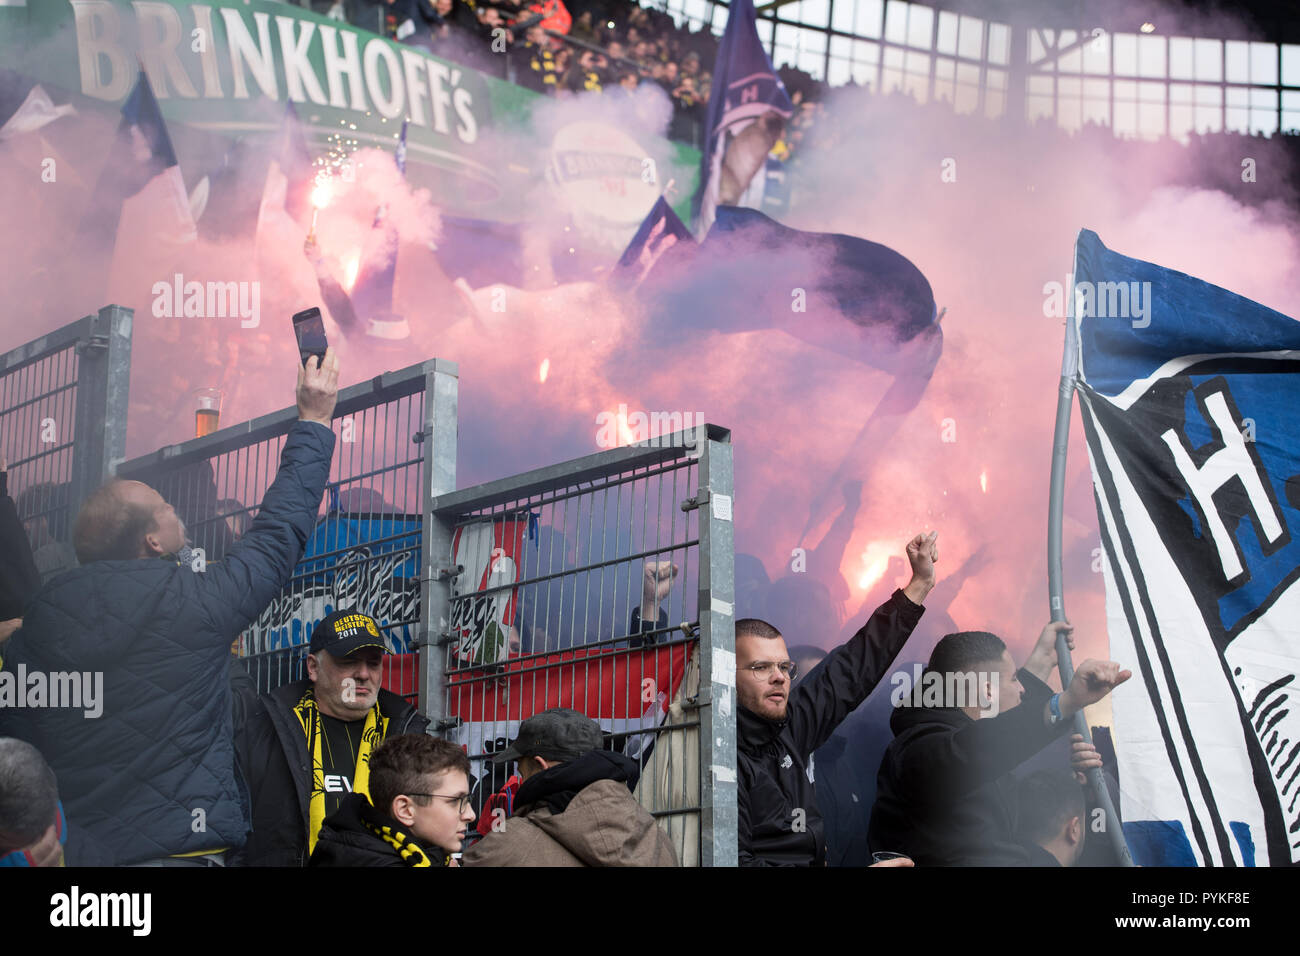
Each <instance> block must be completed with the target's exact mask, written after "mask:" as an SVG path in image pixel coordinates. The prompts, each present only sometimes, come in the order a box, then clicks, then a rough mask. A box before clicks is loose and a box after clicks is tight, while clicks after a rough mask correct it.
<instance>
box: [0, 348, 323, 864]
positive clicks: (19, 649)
mask: <svg viewBox="0 0 1300 956" xmlns="http://www.w3.org/2000/svg"><path fill="white" fill-rule="evenodd" d="M297 371H298V389H297V398H298V419H299V420H298V421H297V422H295V423H294V424H293V425H292V426H291V427H290V429H289V432H288V435H287V437H286V440H285V443H284V450H283V452H282V453H281V457H280V467H279V470H278V472H277V473H276V477H275V481H274V482H273V483H272V485H271V487H270V488H269V489H267V492H266V496H265V497H264V498H263V499H262V504H261V508H260V509H259V510H258V513H257V517H256V519H254V521H253V524H252V526H251V527H250V528H249V529H248V533H247V534H245V535H244V537H243V538H242V539H241V540H240V541H239V542H238V543H237V544H235V545H234V546H233V547H232V548H231V549H230V550H229V551H228V552H227V553H226V555H225V558H224V560H222V561H220V562H214V563H212V564H208V565H206V567H204V569H203V570H202V572H200V571H199V569H198V568H197V567H195V566H194V565H192V564H191V563H190V562H189V561H188V560H185V559H184V558H183V557H178V555H182V554H184V553H187V548H188V541H187V536H186V533H185V526H184V524H183V523H182V522H181V520H180V519H179V518H178V517H177V516H176V512H175V510H174V509H173V508H172V506H171V505H170V504H168V503H167V502H166V501H164V500H163V498H162V496H161V495H159V494H158V492H156V491H154V489H152V488H150V487H149V486H148V485H146V484H143V483H141V482H138V481H122V480H114V481H110V482H108V483H107V484H105V485H104V486H103V487H101V488H99V489H98V490H96V491H95V492H93V493H92V494H91V495H90V497H89V498H88V499H87V500H86V502H85V504H84V505H83V506H82V509H81V512H80V514H79V515H78V516H77V523H76V532H75V536H74V537H75V544H76V550H77V557H78V559H79V560H80V561H81V567H79V568H74V569H73V570H71V571H67V572H65V573H63V574H61V575H58V576H57V577H55V578H54V579H52V580H51V581H50V582H49V583H47V584H46V585H45V586H44V587H42V589H41V590H40V591H39V592H38V593H37V594H36V596H35V597H34V598H33V599H32V600H31V602H30V603H29V604H28V606H27V609H26V615H25V617H24V619H23V627H22V630H20V631H18V632H17V633H16V634H15V635H14V636H13V637H12V638H11V639H10V640H9V641H8V642H7V644H6V645H5V646H4V648H3V656H4V662H3V666H4V668H5V669H6V670H9V671H13V672H18V669H19V668H23V669H25V672H26V673H28V674H31V673H35V672H46V673H48V672H55V671H68V670H76V671H83V672H87V673H92V674H99V675H102V693H100V694H98V695H97V696H98V698H99V704H100V706H101V707H102V710H101V712H100V713H99V714H95V715H93V716H94V719H87V716H90V715H86V714H83V712H82V710H79V709H75V708H58V707H45V708H31V709H27V708H24V709H22V710H17V709H10V708H6V709H4V710H0V724H3V727H0V735H10V736H14V737H18V738H20V739H23V740H26V741H28V742H29V743H31V744H32V745H34V746H35V747H36V748H37V749H39V750H40V752H41V753H42V754H43V755H44V757H45V759H46V760H47V761H48V763H49V765H50V767H51V768H52V769H53V771H54V773H55V776H56V777H57V779H58V781H59V791H60V796H61V798H62V800H63V806H64V809H65V810H66V811H67V817H68V820H69V822H70V823H72V824H73V825H74V826H78V827H80V828H82V829H83V830H84V831H86V832H87V834H88V835H89V836H90V837H91V838H93V839H94V840H95V841H96V842H97V843H98V844H100V845H101V846H103V847H104V848H105V849H106V850H107V851H108V852H109V853H110V854H111V855H112V857H113V862H115V863H116V864H118V865H130V864H137V865H152V866H184V865H199V866H203V865H208V866H213V865H216V866H219V865H224V863H225V851H227V850H233V849H237V848H239V847H241V846H242V845H243V844H244V840H245V836H246V834H247V832H248V828H249V826H248V825H249V821H248V813H247V809H246V808H247V795H246V793H245V792H244V788H243V787H242V786H241V785H240V781H239V779H238V776H237V772H236V769H235V751H234V742H233V740H232V714H231V696H230V679H229V648H230V642H231V641H232V640H233V639H234V638H235V637H236V636H238V635H239V634H240V633H241V632H242V631H243V630H244V629H245V628H247V627H248V626H249V624H251V623H252V622H253V621H254V620H255V619H256V618H257V617H258V615H259V614H261V613H262V611H263V610H264V609H265V608H266V606H267V605H268V604H270V602H271V601H272V600H273V599H274V598H275V597H276V596H277V595H278V594H279V593H280V591H281V590H282V589H283V588H284V586H285V585H286V584H288V582H289V579H290V577H291V576H292V574H293V569H294V566H295V565H296V564H297V563H298V559H299V558H300V557H301V555H302V549H303V546H304V545H305V543H306V541H307V537H308V536H309V535H310V534H311V533H312V530H313V528H314V527H315V522H316V514H317V512H318V511H319V509H320V502H321V497H322V495H323V494H324V490H325V482H326V481H327V480H328V478H329V471H330V460H331V459H332V457H333V454H334V433H333V431H332V430H331V428H330V421H331V419H332V417H333V413H334V405H335V401H336V400H337V398H338V377H339V366H338V359H337V358H336V356H335V355H334V353H333V351H332V350H326V351H325V354H324V360H323V361H322V360H320V359H318V358H316V357H312V358H310V360H309V361H308V363H307V365H306V367H299V368H298V370H297ZM160 559H161V560H160Z"/></svg>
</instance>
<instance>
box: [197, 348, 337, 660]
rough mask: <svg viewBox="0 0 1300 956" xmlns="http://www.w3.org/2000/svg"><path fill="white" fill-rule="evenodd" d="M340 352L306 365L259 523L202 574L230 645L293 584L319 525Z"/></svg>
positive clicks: (204, 591) (200, 581) (210, 610)
mask: <svg viewBox="0 0 1300 956" xmlns="http://www.w3.org/2000/svg"><path fill="white" fill-rule="evenodd" d="M338 377H339V365H338V357H337V356H336V355H335V354H334V350H333V349H329V350H327V351H326V353H325V358H324V361H323V362H322V361H320V360H318V359H316V358H311V359H308V367H307V368H303V367H301V366H299V368H298V392H297V395H298V421H297V422H295V423H294V425H293V426H292V427H291V428H290V429H289V435H288V438H287V439H286V441H285V443H284V451H283V452H281V455H280V468H279V470H278V471H277V472H276V476H275V481H274V482H272V483H271V487H270V488H268V489H267V492H266V495H265V497H263V499H262V504H261V507H260V508H259V509H258V512H257V517H256V518H255V519H254V520H253V524H252V526H251V527H250V528H249V529H248V532H247V533H246V534H245V535H244V537H243V538H241V539H240V541H239V542H238V543H237V544H236V545H234V546H233V547H232V548H231V549H230V551H229V552H228V553H227V554H226V557H225V560H224V561H221V562H218V563H215V564H212V565H209V566H208V568H207V570H206V571H205V572H204V573H203V574H197V575H195V584H196V586H197V587H198V588H199V593H200V594H201V596H202V601H203V604H204V608H205V610H206V612H207V615H208V618H209V620H210V621H211V622H212V624H213V626H214V628H215V629H216V631H217V632H218V633H219V634H220V635H221V636H222V639H223V640H225V641H226V642H227V643H228V642H229V641H231V640H232V639H233V638H234V637H235V636H236V635H238V634H239V633H240V632H241V631H243V630H244V628H246V627H248V625H249V624H251V623H252V622H253V621H254V620H256V618H257V616H258V615H259V614H261V613H262V611H263V610H264V609H265V608H266V606H267V605H268V604H270V603H271V601H272V600H273V599H274V598H275V596H276V595H277V594H279V593H280V591H281V590H282V589H283V588H284V586H285V585H286V584H288V583H289V579H290V578H291V577H292V575H293V569H294V567H295V566H296V565H297V563H298V559H299V558H300V557H301V556H302V549H303V547H304V546H305V545H306V542H307V538H308V537H309V536H310V535H311V532H312V529H313V528H314V527H315V524H316V515H317V513H318V512H319V510H320V502H321V497H322V496H323V495H324V493H325V483H326V481H328V479H329V471H330V461H331V459H332V458H333V455H334V433H333V432H332V431H331V430H330V419H331V416H332V415H333V414H334V403H335V401H336V400H337V398H338Z"/></svg>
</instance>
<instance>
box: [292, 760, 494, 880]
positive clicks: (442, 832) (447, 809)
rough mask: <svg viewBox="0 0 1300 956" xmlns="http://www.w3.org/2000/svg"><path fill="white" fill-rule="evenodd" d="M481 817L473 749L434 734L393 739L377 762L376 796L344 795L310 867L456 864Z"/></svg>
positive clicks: (372, 776)
mask: <svg viewBox="0 0 1300 956" xmlns="http://www.w3.org/2000/svg"><path fill="white" fill-rule="evenodd" d="M372 801H373V802H372ZM473 822H474V810H473V808H472V807H471V806H470V798H469V758H468V757H466V756H465V752H464V751H463V750H461V749H460V748H459V747H457V746H456V745H455V744H452V743H448V742H447V741H445V740H440V739H438V738H437V737H430V736H428V735H427V734H403V735H401V736H398V737H390V738H389V739H388V740H385V741H384V742H383V743H382V744H380V745H379V746H378V747H376V748H375V753H374V756H373V757H372V758H371V760H370V797H367V796H366V795H365V794H363V793H350V794H348V795H347V796H346V797H345V798H344V799H343V803H342V804H341V805H340V806H339V809H338V810H337V811H335V812H334V813H333V814H332V815H330V816H329V817H327V818H326V819H325V824H324V826H322V827H321V831H320V839H319V840H318V841H317V843H316V849H315V850H313V851H312V855H311V860H310V861H308V864H307V865H308V866H418V867H425V866H456V865H457V863H456V861H455V859H454V858H453V857H452V854H453V853H458V852H459V851H460V847H461V843H462V842H463V841H464V839H465V831H466V830H467V829H468V827H469V825H470V824H471V823H473Z"/></svg>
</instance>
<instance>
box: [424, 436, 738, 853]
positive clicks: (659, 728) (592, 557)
mask: <svg viewBox="0 0 1300 956" xmlns="http://www.w3.org/2000/svg"><path fill="white" fill-rule="evenodd" d="M731 502H732V462H731V445H730V433H729V432H727V431H726V430H725V429H721V428H718V427H716V426H712V425H708V426H700V427H699V428H697V429H688V430H687V431H682V432H677V433H675V434H673V435H670V436H661V437H659V438H656V439H651V440H650V441H648V442H644V443H641V444H639V445H632V446H627V447H622V448H616V449H613V450H610V451H604V452H600V453H598V454H595V455H591V456H588V457H586V458H581V459H577V460H575V461H570V462H565V463H563V464H559V465H553V466H550V467H547V468H541V469H538V470H535V471H530V472H527V473H525V474H521V475H516V476H512V477H509V478H504V479H501V480H499V481H494V482H490V483H488V484H484V485H481V486H479V487H476V488H469V489H466V490H463V491H457V492H454V493H452V494H447V495H444V496H442V497H440V498H437V499H435V500H434V501H433V503H432V506H431V509H430V513H431V515H432V520H431V521H430V522H429V525H428V529H427V530H428V533H429V535H430V536H431V541H430V550H429V552H428V553H429V554H431V555H433V556H435V557H437V558H438V559H439V564H438V565H437V566H435V565H434V562H433V558H431V559H430V563H429V565H428V566H426V570H425V575H424V578H425V580H424V582H423V583H424V601H423V604H424V606H425V607H426V608H427V609H428V613H427V614H426V620H428V621H433V620H437V621H438V622H439V630H438V633H437V634H436V635H433V640H434V641H435V642H436V643H437V644H438V645H440V646H441V648H442V653H440V654H430V655H427V656H426V657H425V658H424V662H425V665H426V679H425V680H424V682H423V683H422V685H421V709H422V710H424V711H425V713H426V714H428V715H429V716H430V717H431V718H432V719H433V720H434V721H435V726H436V727H437V728H438V729H439V730H440V731H441V732H442V733H444V734H445V735H446V736H447V737H448V738H449V739H451V740H454V741H456V742H459V743H460V744H462V745H463V746H465V747H466V749H467V751H468V753H469V755H470V759H471V762H472V763H473V764H474V766H475V768H476V775H477V776H478V778H479V783H478V786H477V788H476V793H475V802H476V809H478V810H480V811H481V810H482V809H483V807H484V805H485V801H486V800H487V797H488V796H490V794H491V793H493V792H495V791H496V790H498V789H499V788H500V787H501V786H503V785H504V784H505V783H506V782H507V781H506V779H505V776H504V769H503V768H498V767H496V766H495V765H493V764H491V763H490V759H491V757H492V754H493V753H494V752H495V751H498V750H499V749H501V748H503V747H504V746H505V745H506V742H507V741H508V740H510V739H512V738H514V737H515V736H516V735H517V733H518V728H519V723H520V721H522V720H524V719H526V718H528V717H529V716H531V715H533V714H535V713H538V712H540V711H542V710H545V709H547V708H550V707H557V706H560V707H571V708H573V709H576V710H579V711H582V712H583V713H585V714H586V715H587V716H589V717H592V718H594V719H595V720H597V721H598V722H599V723H600V724H601V725H602V728H603V729H604V730H605V732H606V734H607V735H608V740H609V746H611V747H612V748H616V749H619V750H622V751H623V752H624V753H626V754H627V755H628V756H632V757H634V758H636V759H637V761H638V762H639V764H640V765H641V776H640V782H639V784H638V786H637V797H638V799H639V800H640V801H641V803H642V804H643V805H644V806H645V807H646V808H647V809H648V810H649V811H650V812H651V813H652V814H653V815H654V816H655V817H657V818H658V820H659V821H660V824H661V825H662V826H663V827H664V828H665V829H666V831H667V832H668V833H669V835H670V836H671V838H672V840H673V843H674V846H675V847H676V850H677V854H678V858H679V860H680V861H681V862H682V863H683V864H684V865H705V866H734V865H736V752H735V739H736V737H735V700H734V690H735V639H734V626H733V625H734V621H733V605H734V595H733V580H732V574H733V567H732V566H733V549H734V536H733V528H732V522H731ZM668 564H672V565H674V566H675V567H676V572H677V573H676V575H675V578H674V579H673V580H672V583H671V586H670V587H669V588H668V589H667V593H666V594H662V595H661V594H660V588H659V587H658V584H657V581H656V578H657V577H658V576H659V575H661V574H666V573H667V565H668ZM428 668H432V670H429V669H428ZM434 689H438V690H434ZM491 823H492V821H490V820H488V821H485V822H484V824H485V826H488V827H490V825H491Z"/></svg>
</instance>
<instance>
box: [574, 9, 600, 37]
mask: <svg viewBox="0 0 1300 956" xmlns="http://www.w3.org/2000/svg"><path fill="white" fill-rule="evenodd" d="M569 36H571V37H573V38H574V39H575V40H582V41H584V42H586V43H596V42H597V38H596V30H595V28H594V27H593V26H592V25H591V11H590V10H584V11H583V12H582V13H580V14H579V15H578V19H576V20H574V21H573V26H572V27H570V28H569Z"/></svg>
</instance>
